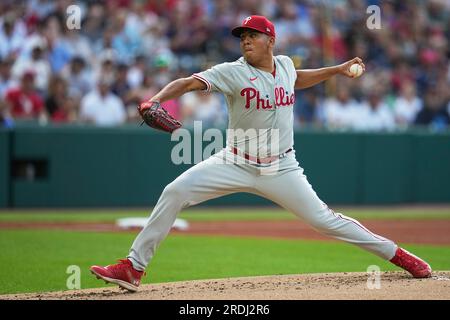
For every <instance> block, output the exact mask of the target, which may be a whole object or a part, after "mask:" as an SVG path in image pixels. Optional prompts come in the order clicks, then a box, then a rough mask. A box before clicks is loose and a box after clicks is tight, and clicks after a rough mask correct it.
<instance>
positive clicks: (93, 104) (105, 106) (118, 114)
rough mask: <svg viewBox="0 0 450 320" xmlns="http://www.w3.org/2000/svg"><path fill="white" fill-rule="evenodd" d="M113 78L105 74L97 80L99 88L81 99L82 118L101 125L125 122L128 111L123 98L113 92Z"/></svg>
mask: <svg viewBox="0 0 450 320" xmlns="http://www.w3.org/2000/svg"><path fill="white" fill-rule="evenodd" d="M111 85H112V78H110V77H108V76H107V75H104V76H102V77H100V79H99V80H98V81H97V88H96V89H94V90H92V91H91V92H90V93H88V94H87V95H86V96H85V97H84V98H83V99H82V100H81V110H80V118H81V120H82V121H84V122H88V123H92V124H96V125H99V126H114V125H119V124H122V123H124V122H125V120H126V113H125V107H124V105H123V103H122V100H120V98H119V97H118V96H116V95H115V94H113V93H112V92H111Z"/></svg>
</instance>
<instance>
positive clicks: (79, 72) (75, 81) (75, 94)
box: [61, 56, 94, 100]
mask: <svg viewBox="0 0 450 320" xmlns="http://www.w3.org/2000/svg"><path fill="white" fill-rule="evenodd" d="M61 75H62V77H63V78H64V79H65V80H66V82H67V84H68V94H69V97H71V98H73V99H75V100H81V98H82V97H83V96H85V95H86V94H87V93H88V92H89V91H91V90H92V88H93V87H94V86H93V79H92V74H91V72H89V70H88V69H87V68H86V62H85V60H84V59H83V58H82V57H80V56H75V57H73V58H72V61H71V62H70V64H69V65H67V66H66V67H65V68H64V69H63V71H62V73H61Z"/></svg>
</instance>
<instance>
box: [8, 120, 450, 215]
mask: <svg viewBox="0 0 450 320" xmlns="http://www.w3.org/2000/svg"><path fill="white" fill-rule="evenodd" d="M178 143H179V142H178V141H171V140H170V135H168V134H165V133H159V132H156V131H152V130H148V129H147V128H136V127H134V126H130V127H121V128H109V129H104V128H94V127H77V126H75V127H66V126H61V127H34V126H29V127H18V128H15V129H14V130H11V131H7V130H2V131H0V150H1V154H0V207H115V206H118V207H130V206H152V205H154V204H155V202H156V201H157V200H158V197H159V195H160V193H161V191H162V190H163V188H164V186H165V185H166V184H168V183H169V182H171V181H172V180H173V179H174V178H176V177H177V176H178V175H179V174H181V173H182V172H183V171H185V170H186V169H188V168H189V167H190V166H191V165H189V164H183V165H175V164H173V163H172V161H171V151H172V148H173V147H174V146H175V145H176V144H178ZM209 143H210V142H204V144H203V147H205V146H206V145H208V144H209ZM196 147H198V146H196ZM196 147H194V142H193V141H191V152H193V151H194V148H196ZM295 149H296V153H297V159H298V161H299V162H300V165H301V166H302V167H303V168H304V169H305V174H306V176H307V177H308V179H309V181H310V183H311V184H312V185H313V187H314V189H315V190H316V191H317V193H318V195H319V197H321V198H322V200H324V201H325V202H327V203H330V204H356V205H357V204H401V203H445V202H450V134H449V133H439V134H435V133H427V132H402V133H379V134H378V133H372V134H369V133H330V132H321V131H311V130H304V131H299V132H296V134H295ZM286 187H289V186H286ZM207 204H209V205H240V206H242V205H266V204H270V202H269V201H267V200H265V199H262V198H259V197H256V196H253V195H247V194H241V193H239V194H234V195H230V196H227V197H223V198H220V199H215V200H212V201H209V202H208V203H207Z"/></svg>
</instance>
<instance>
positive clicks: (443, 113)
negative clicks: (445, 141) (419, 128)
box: [415, 88, 450, 131]
mask: <svg viewBox="0 0 450 320" xmlns="http://www.w3.org/2000/svg"><path fill="white" fill-rule="evenodd" d="M415 124H418V125H423V126H429V127H430V128H431V129H433V130H438V131H439V130H443V129H446V128H447V127H448V126H449V124H450V115H449V113H448V111H447V110H446V103H445V98H444V93H442V92H439V91H438V90H435V89H433V88H432V89H429V90H428V91H427V93H426V95H425V105H424V108H423V109H422V111H420V112H419V113H418V114H417V117H416V119H415Z"/></svg>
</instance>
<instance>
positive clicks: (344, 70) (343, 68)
mask: <svg viewBox="0 0 450 320" xmlns="http://www.w3.org/2000/svg"><path fill="white" fill-rule="evenodd" d="M355 63H356V64H359V65H360V66H361V67H362V72H364V71H366V66H365V65H364V63H363V61H362V59H361V58H359V57H356V58H353V59H351V60H348V61H347V62H344V63H342V64H340V65H339V66H338V70H339V73H340V74H342V75H344V76H347V77H349V78H356V77H358V76H359V75H357V74H355V73H353V72H351V71H350V67H351V66H352V65H353V64H355Z"/></svg>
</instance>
